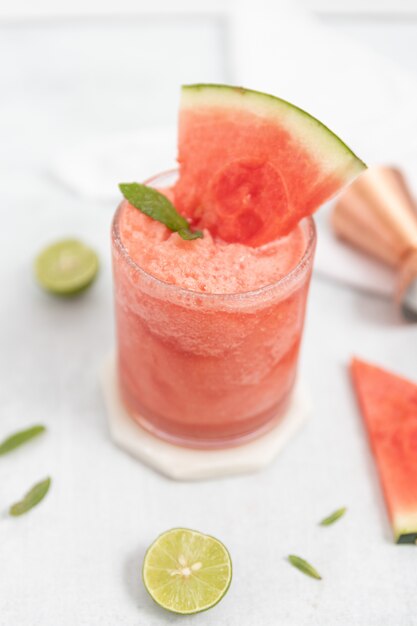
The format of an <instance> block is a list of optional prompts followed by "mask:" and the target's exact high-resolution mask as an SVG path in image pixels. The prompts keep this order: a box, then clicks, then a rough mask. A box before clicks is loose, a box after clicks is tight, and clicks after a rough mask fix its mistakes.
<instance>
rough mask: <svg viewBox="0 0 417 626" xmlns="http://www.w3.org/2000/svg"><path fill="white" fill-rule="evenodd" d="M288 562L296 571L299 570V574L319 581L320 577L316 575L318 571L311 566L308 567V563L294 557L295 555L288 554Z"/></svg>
mask: <svg viewBox="0 0 417 626" xmlns="http://www.w3.org/2000/svg"><path fill="white" fill-rule="evenodd" d="M288 560H289V562H290V563H291V565H293V566H294V567H296V568H297V569H298V570H300V572H303V574H306V575H307V576H311V578H316V579H317V580H321V576H320V574H319V573H318V571H317V570H316V569H315V568H314V567H313V566H312V565H310V563H308V562H307V561H305V560H304V559H302V558H301V557H299V556H295V554H290V555H289V557H288Z"/></svg>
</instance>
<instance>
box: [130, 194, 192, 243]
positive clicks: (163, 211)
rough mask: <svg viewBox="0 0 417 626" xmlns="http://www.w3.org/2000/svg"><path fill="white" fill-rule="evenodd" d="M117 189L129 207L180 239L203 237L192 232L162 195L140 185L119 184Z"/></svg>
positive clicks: (184, 220)
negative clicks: (175, 234)
mask: <svg viewBox="0 0 417 626" xmlns="http://www.w3.org/2000/svg"><path fill="white" fill-rule="evenodd" d="M119 189H120V191H121V192H122V194H123V195H124V197H125V198H126V200H127V201H128V202H130V204H131V205H133V206H134V207H135V208H136V209H139V211H142V213H144V214H145V215H147V216H148V217H151V218H152V219H154V220H156V221H157V222H161V223H162V224H165V226H166V227H167V228H169V230H172V231H173V232H177V233H178V234H179V236H180V237H182V239H197V238H199V237H202V236H203V233H202V232H201V231H199V230H196V231H194V232H193V231H192V230H190V226H189V224H188V222H187V220H186V219H185V217H183V216H182V215H180V213H178V211H177V209H176V208H175V207H174V205H173V204H172V202H170V201H169V200H168V198H166V197H165V196H164V195H163V194H162V193H160V192H159V191H157V190H156V189H153V188H152V187H147V186H146V185H141V184H140V183H120V185H119Z"/></svg>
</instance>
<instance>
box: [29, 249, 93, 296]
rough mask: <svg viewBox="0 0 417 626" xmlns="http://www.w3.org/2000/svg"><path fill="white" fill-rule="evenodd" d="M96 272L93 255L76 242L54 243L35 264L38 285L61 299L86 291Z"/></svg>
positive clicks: (90, 250)
mask: <svg viewBox="0 0 417 626" xmlns="http://www.w3.org/2000/svg"><path fill="white" fill-rule="evenodd" d="M97 271H98V258H97V255H96V253H95V252H94V250H92V249H91V248H89V247H88V246H86V245H85V244H83V243H82V242H81V241H77V240H76V239H64V240H62V241H57V242H56V243H54V244H52V245H51V246H48V247H47V248H45V249H44V250H43V251H42V252H41V253H40V254H39V256H38V257H37V258H36V261H35V273H36V278H37V279H38V282H39V284H40V285H41V286H42V287H43V288H44V289H46V290H47V291H50V292H51V293H54V294H56V295H61V296H72V295H75V294H77V293H80V291H83V290H84V289H86V288H87V287H88V286H89V285H91V283H92V282H93V280H94V279H95V277H96V275H97Z"/></svg>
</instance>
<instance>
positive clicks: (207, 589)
mask: <svg viewBox="0 0 417 626" xmlns="http://www.w3.org/2000/svg"><path fill="white" fill-rule="evenodd" d="M231 580H232V562H231V559H230V555H229V553H228V551H227V549H226V547H225V546H224V545H223V544H222V543H221V542H220V541H219V540H218V539H215V538H214V537H211V536H209V535H204V534H202V533H200V532H197V531H195V530H189V529H187V528H174V529H172V530H168V531H167V532H165V533H163V534H162V535H160V536H159V537H158V538H157V539H156V540H155V541H154V543H153V544H152V545H151V546H150V547H149V549H148V551H147V553H146V555H145V559H144V562H143V582H144V585H145V588H146V590H147V591H148V593H149V594H150V596H151V597H152V598H153V600H154V601H155V602H156V603H157V604H159V605H160V606H161V607H163V608H164V609H167V610H168V611H172V612H174V613H180V614H181V615H187V614H191V613H199V612H200V611H205V610H207V609H210V608H211V607H213V606H214V605H215V604H217V603H218V602H220V600H221V599H222V598H223V596H224V595H225V594H226V592H227V590H228V588H229V586H230V583H231Z"/></svg>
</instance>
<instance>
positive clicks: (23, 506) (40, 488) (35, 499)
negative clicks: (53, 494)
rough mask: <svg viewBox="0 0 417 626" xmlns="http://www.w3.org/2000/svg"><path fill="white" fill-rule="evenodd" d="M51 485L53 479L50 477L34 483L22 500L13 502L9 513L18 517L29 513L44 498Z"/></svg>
mask: <svg viewBox="0 0 417 626" xmlns="http://www.w3.org/2000/svg"><path fill="white" fill-rule="evenodd" d="M50 486H51V479H50V478H49V477H48V478H46V479H45V480H42V481H41V482H40V483H37V484H36V485H34V487H32V489H31V490H30V491H28V492H27V494H26V495H25V496H24V498H23V499H22V500H21V501H20V502H16V504H13V505H12V506H11V507H10V509H9V514H10V515H12V516H13V517H17V516H19V515H23V514H24V513H27V512H28V511H30V509H33V507H34V506H36V505H37V504H39V502H41V501H42V500H43V499H44V497H45V496H46V494H47V493H48V491H49V487H50Z"/></svg>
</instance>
